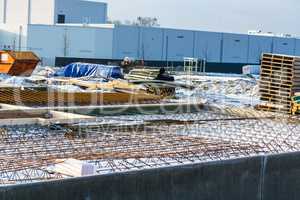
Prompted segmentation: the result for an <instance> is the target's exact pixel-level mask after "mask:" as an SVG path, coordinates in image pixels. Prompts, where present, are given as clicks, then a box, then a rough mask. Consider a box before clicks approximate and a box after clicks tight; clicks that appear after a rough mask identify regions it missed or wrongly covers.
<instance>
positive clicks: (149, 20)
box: [108, 16, 160, 27]
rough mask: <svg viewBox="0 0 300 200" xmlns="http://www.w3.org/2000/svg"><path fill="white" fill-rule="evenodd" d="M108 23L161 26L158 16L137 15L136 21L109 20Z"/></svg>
mask: <svg viewBox="0 0 300 200" xmlns="http://www.w3.org/2000/svg"><path fill="white" fill-rule="evenodd" d="M108 23H111V24H116V25H122V24H124V25H133V26H144V27H159V26H160V24H159V23H158V19H157V18H156V17H141V16H139V17H137V19H136V20H135V21H130V20H124V21H120V20H108Z"/></svg>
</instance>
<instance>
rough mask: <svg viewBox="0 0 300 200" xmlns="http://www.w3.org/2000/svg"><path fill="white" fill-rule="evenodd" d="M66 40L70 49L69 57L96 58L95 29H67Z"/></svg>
mask: <svg viewBox="0 0 300 200" xmlns="http://www.w3.org/2000/svg"><path fill="white" fill-rule="evenodd" d="M65 30H66V29H65ZM66 40H67V41H66V43H67V44H66V46H67V48H68V53H67V54H68V55H67V56H68V57H78V58H94V57H95V43H96V42H95V29H90V28H80V27H79V28H77V27H76V28H75V27H74V28H73V27H70V28H67V31H66ZM79 41H80V42H79Z"/></svg>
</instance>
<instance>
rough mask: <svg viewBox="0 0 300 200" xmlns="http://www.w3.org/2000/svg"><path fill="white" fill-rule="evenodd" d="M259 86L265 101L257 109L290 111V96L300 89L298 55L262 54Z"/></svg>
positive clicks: (299, 59)
mask: <svg viewBox="0 0 300 200" xmlns="http://www.w3.org/2000/svg"><path fill="white" fill-rule="evenodd" d="M259 88H260V94H261V100H262V101H264V102H265V103H263V104H261V105H259V106H258V108H259V109H261V110H265V111H282V112H285V113H290V112H291V106H292V97H293V96H294V94H295V93H296V92H298V91H299V90H300V57H294V56H287V55H277V54H264V55H263V57H262V65H261V74H260V84H259Z"/></svg>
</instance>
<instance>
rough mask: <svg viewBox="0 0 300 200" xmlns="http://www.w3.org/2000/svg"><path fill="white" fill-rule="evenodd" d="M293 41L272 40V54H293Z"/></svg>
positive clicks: (288, 39)
mask: <svg viewBox="0 0 300 200" xmlns="http://www.w3.org/2000/svg"><path fill="white" fill-rule="evenodd" d="M295 43H296V41H295V39H294V38H279V37H274V38H273V53H277V54H287V55H294V54H295Z"/></svg>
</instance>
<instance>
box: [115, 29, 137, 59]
mask: <svg viewBox="0 0 300 200" xmlns="http://www.w3.org/2000/svg"><path fill="white" fill-rule="evenodd" d="M138 52H139V28H138V27H135V26H116V28H115V29H114V39H113V58H114V59H123V58H124V57H132V58H138V57H139V55H138Z"/></svg>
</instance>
